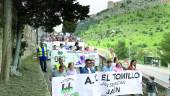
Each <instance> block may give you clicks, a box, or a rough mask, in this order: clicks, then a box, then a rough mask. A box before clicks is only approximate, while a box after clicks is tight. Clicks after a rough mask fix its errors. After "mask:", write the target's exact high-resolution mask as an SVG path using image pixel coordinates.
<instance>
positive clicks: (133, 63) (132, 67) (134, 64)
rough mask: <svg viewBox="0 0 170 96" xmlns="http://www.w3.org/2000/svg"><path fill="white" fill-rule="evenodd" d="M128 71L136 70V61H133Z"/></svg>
mask: <svg viewBox="0 0 170 96" xmlns="http://www.w3.org/2000/svg"><path fill="white" fill-rule="evenodd" d="M128 70H136V60H131V61H130V65H129V66H128Z"/></svg>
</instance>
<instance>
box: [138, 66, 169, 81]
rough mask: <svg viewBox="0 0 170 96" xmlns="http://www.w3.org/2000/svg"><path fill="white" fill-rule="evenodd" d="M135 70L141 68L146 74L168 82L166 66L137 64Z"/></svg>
mask: <svg viewBox="0 0 170 96" xmlns="http://www.w3.org/2000/svg"><path fill="white" fill-rule="evenodd" d="M137 70H141V71H142V72H143V73H144V74H146V75H149V76H154V77H155V78H156V79H158V80H161V81H163V82H166V83H169V76H170V69H168V68H163V67H153V66H149V65H141V64H138V65H137Z"/></svg>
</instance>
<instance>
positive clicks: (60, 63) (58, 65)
mask: <svg viewBox="0 0 170 96" xmlns="http://www.w3.org/2000/svg"><path fill="white" fill-rule="evenodd" d="M58 62H59V63H58V64H56V65H55V68H56V69H57V70H59V67H60V66H61V65H62V66H64V69H65V71H66V69H67V67H66V66H65V65H64V59H63V58H62V57H59V59H58Z"/></svg>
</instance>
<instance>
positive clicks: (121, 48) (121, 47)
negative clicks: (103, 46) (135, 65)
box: [115, 40, 128, 59]
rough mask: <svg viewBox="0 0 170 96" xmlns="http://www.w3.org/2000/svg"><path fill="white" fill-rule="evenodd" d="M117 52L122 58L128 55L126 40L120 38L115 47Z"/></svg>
mask: <svg viewBox="0 0 170 96" xmlns="http://www.w3.org/2000/svg"><path fill="white" fill-rule="evenodd" d="M115 52H116V54H117V56H118V58H120V59H125V58H127V57H128V51H127V48H126V43H125V41H124V40H119V41H118V44H117V45H116V47H115Z"/></svg>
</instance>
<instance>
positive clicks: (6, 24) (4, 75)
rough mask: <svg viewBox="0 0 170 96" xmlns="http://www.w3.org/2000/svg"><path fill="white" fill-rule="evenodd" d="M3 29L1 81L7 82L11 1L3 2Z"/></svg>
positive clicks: (10, 53) (9, 58) (10, 52)
mask: <svg viewBox="0 0 170 96" xmlns="http://www.w3.org/2000/svg"><path fill="white" fill-rule="evenodd" d="M3 3H4V4H3V5H4V8H3V9H4V28H3V44H2V64H1V79H2V80H4V81H6V82H8V81H9V73H10V70H9V68H10V64H11V58H12V46H11V45H12V41H11V40H12V39H11V35H12V0H4V2H3Z"/></svg>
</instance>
